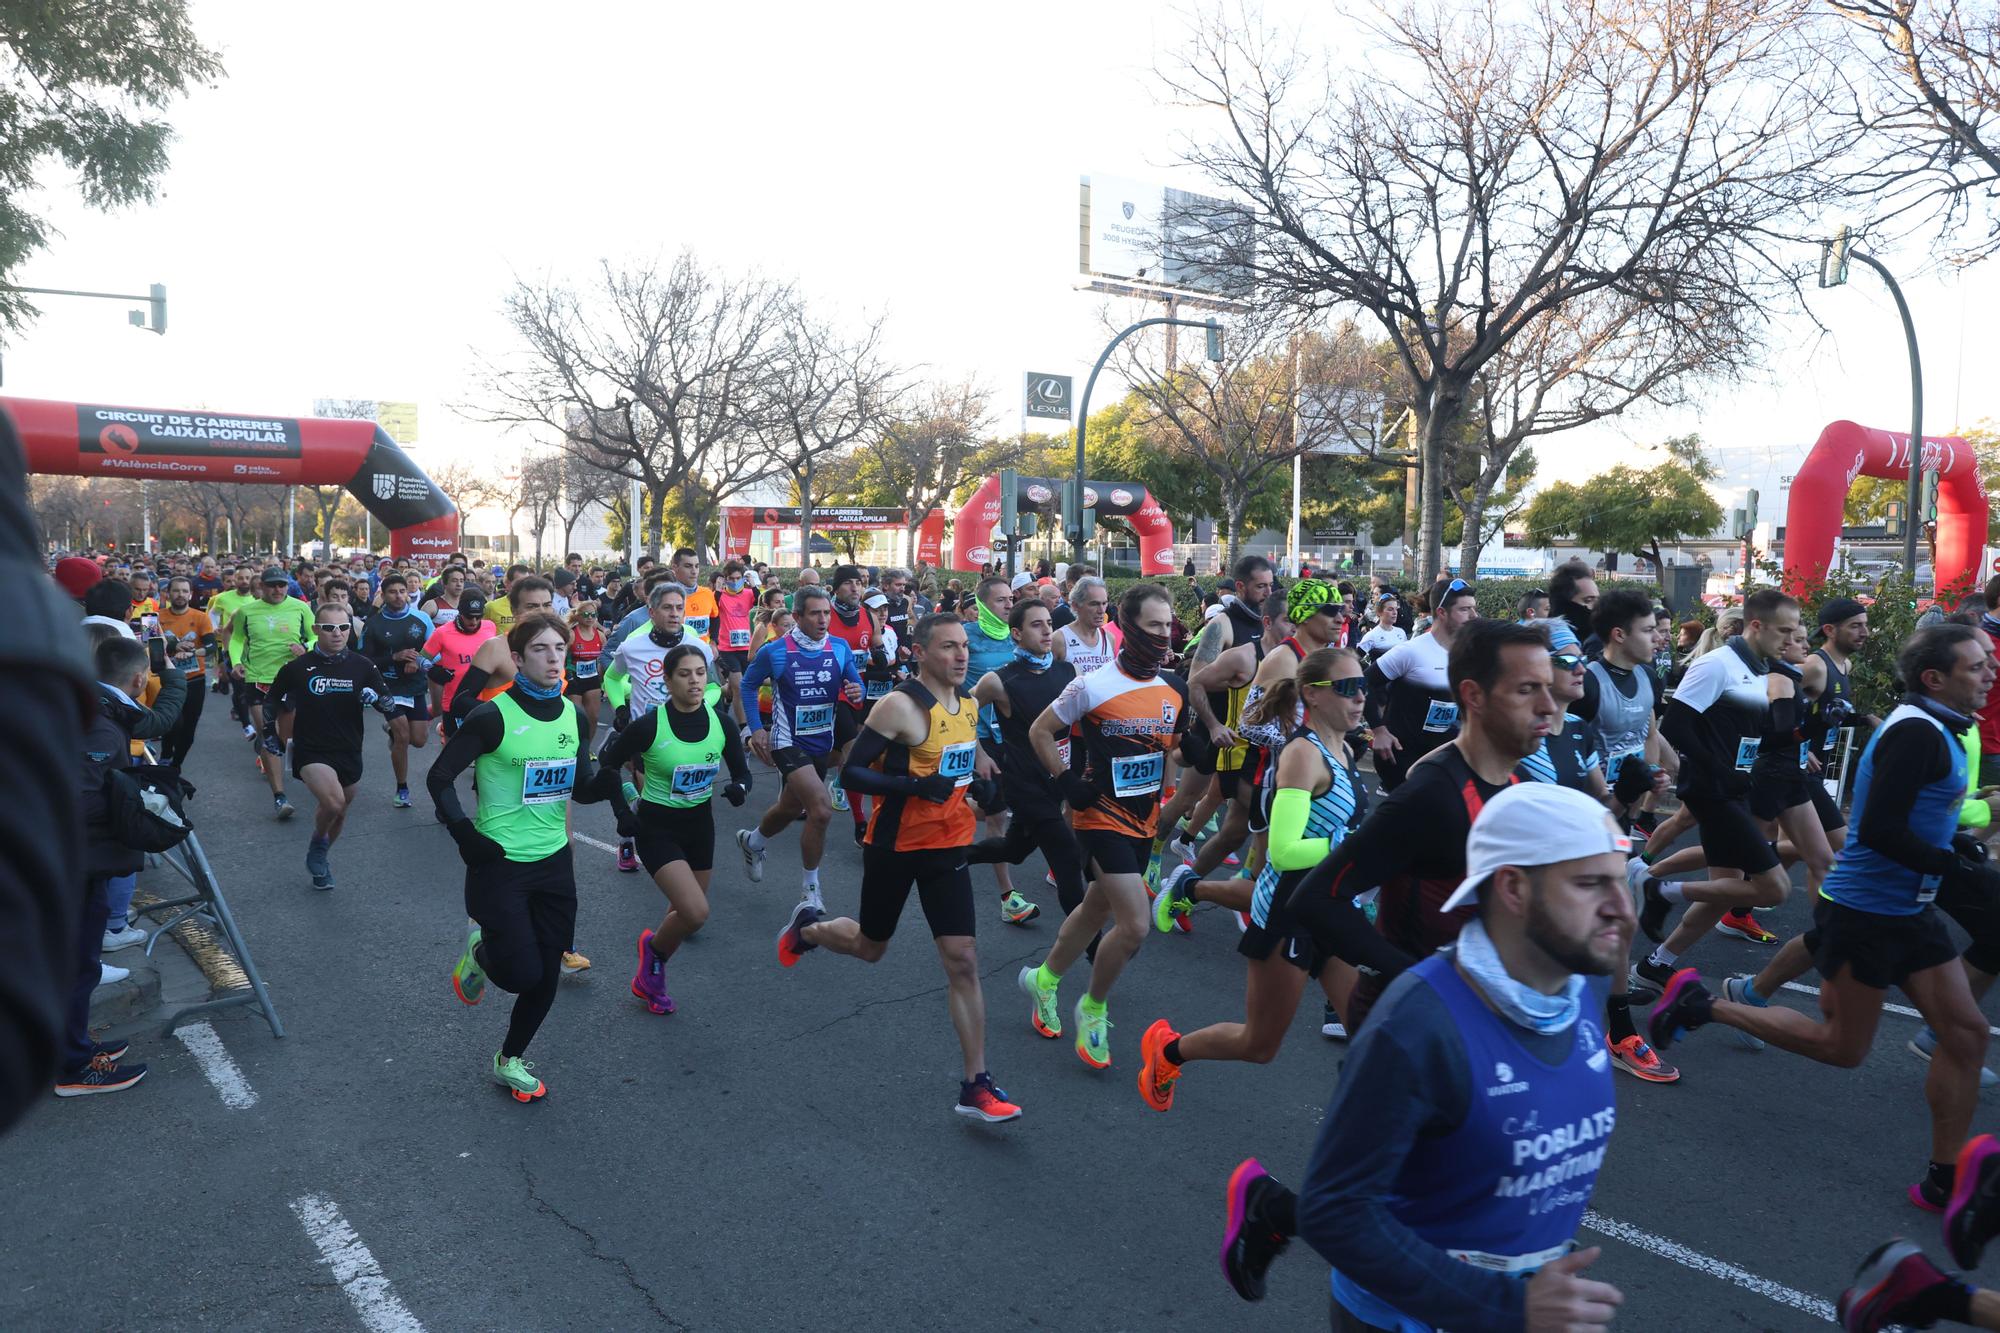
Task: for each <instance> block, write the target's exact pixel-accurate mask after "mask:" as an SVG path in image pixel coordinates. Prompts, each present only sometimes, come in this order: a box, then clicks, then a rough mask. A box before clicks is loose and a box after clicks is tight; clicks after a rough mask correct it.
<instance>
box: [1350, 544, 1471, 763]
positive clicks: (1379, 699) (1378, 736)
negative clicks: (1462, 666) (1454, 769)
mask: <svg viewBox="0 0 2000 1333" xmlns="http://www.w3.org/2000/svg"><path fill="white" fill-rule="evenodd" d="M1430 606H1431V625H1430V629H1429V630H1428V631H1427V632H1425V633H1423V634H1419V635H1417V636H1416V637H1415V638H1413V639H1411V640H1410V641H1409V642H1408V643H1404V644H1399V645H1397V646H1396V647H1394V648H1391V649H1390V650H1389V651H1388V652H1386V653H1383V654H1382V656H1380V657H1378V658H1376V659H1375V662H1374V664H1373V665H1371V666H1370V667H1369V668H1368V725H1369V728H1370V731H1369V738H1368V741H1369V745H1370V746H1371V747H1373V749H1374V751H1375V776H1376V778H1377V780H1378V781H1380V783H1381V785H1382V790H1383V791H1385V792H1389V791H1394V790H1396V788H1397V787H1398V786H1399V785H1401V784H1402V782H1403V779H1404V777H1405V776H1406V775H1407V774H1408V773H1409V771H1410V769H1411V768H1412V767H1413V766H1415V764H1416V762H1417V761H1418V760H1419V759H1422V758H1423V757H1424V756H1425V755H1427V754H1429V753H1430V752H1431V751H1432V750H1435V749H1437V748H1438V747H1439V746H1440V745H1444V744H1446V743H1447V742H1449V741H1450V740H1451V738H1452V737H1453V736H1455V735H1457V734H1458V704H1457V702H1456V701H1455V699H1454V694H1453V685H1452V682H1451V680H1450V672H1449V667H1448V664H1449V662H1450V658H1451V645H1452V643H1453V642H1454V641H1455V640H1456V639H1457V637H1458V634H1459V632H1460V631H1461V630H1462V629H1463V628H1464V627H1465V625H1466V624H1467V623H1468V622H1470V621H1471V620H1472V619H1473V618H1474V617H1475V616H1477V615H1478V614H1479V605H1478V603H1477V602H1476V601H1475V600H1474V598H1473V594H1472V588H1471V586H1470V585H1469V584H1467V583H1466V582H1465V580H1464V579H1451V580H1449V581H1448V582H1443V583H1440V584H1439V585H1438V586H1437V587H1436V588H1433V589H1432V590H1431V596H1430Z"/></svg>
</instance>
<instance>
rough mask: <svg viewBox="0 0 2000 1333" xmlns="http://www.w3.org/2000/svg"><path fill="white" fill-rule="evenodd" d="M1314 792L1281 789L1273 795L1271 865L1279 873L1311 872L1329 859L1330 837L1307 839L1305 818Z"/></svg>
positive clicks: (1300, 788)
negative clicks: (1292, 871)
mask: <svg viewBox="0 0 2000 1333" xmlns="http://www.w3.org/2000/svg"><path fill="white" fill-rule="evenodd" d="M1311 812H1312V793H1311V792H1309V791H1307V790H1305V789H1304V788H1303V787H1280V788H1278V789H1277V791H1275V792H1274V793H1272V795H1271V832H1270V856H1271V864H1272V865H1274V866H1276V867H1277V868H1278V869H1280V870H1310V869H1311V868H1312V867H1314V866H1316V865H1318V864H1319V863H1320V862H1321V861H1324V860H1325V859H1326V854H1327V852H1328V850H1329V849H1331V847H1332V846H1333V843H1332V840H1331V839H1329V838H1308V837H1306V836H1305V832H1306V816H1307V815H1308V814H1310V813H1311Z"/></svg>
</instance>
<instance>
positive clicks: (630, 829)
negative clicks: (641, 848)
mask: <svg viewBox="0 0 2000 1333" xmlns="http://www.w3.org/2000/svg"><path fill="white" fill-rule="evenodd" d="M613 810H614V815H613V821H614V822H615V823H616V824H617V825H618V836H619V837H621V838H636V837H638V836H639V817H638V816H637V815H635V814H633V813H632V807H631V806H629V805H625V806H615V807H613Z"/></svg>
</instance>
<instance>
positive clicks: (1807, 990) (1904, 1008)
mask: <svg viewBox="0 0 2000 1333" xmlns="http://www.w3.org/2000/svg"><path fill="white" fill-rule="evenodd" d="M1785 989H1786V990H1795V991H1797V992H1798V993H1799V994H1801V995H1817V994H1819V987H1817V986H1806V985H1802V984H1800V983H1799V982H1796V981H1787V982H1786V983H1785ZM1882 1008H1883V1010H1884V1011H1886V1012H1888V1013H1892V1014H1901V1015H1903V1016H1904V1017H1905V1018H1922V1017H1923V1015H1922V1014H1920V1013H1918V1012H1917V1011H1916V1010H1914V1009H1912V1008H1910V1006H1909V1005H1907V1004H1885V1005H1883V1006H1882ZM1986 1030H1987V1031H1988V1032H1990V1033H1992V1034H1993V1035H1994V1036H1996V1037H2000V1028H1996V1027H1989V1028H1987V1029H1986Z"/></svg>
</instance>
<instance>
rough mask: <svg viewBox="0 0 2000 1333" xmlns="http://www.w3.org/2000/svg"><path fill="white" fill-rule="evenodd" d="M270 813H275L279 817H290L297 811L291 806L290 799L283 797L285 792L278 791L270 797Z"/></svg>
mask: <svg viewBox="0 0 2000 1333" xmlns="http://www.w3.org/2000/svg"><path fill="white" fill-rule="evenodd" d="M271 813H272V814H274V815H276V816H277V817H278V818H280V819H290V818H291V817H292V816H293V815H295V814H297V813H298V811H297V810H296V809H295V808H293V806H292V803H291V802H290V801H288V800H286V799H285V794H284V793H283V792H279V793H278V794H277V795H276V796H273V797H272V798H271Z"/></svg>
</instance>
